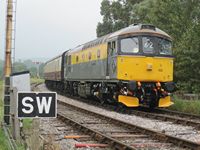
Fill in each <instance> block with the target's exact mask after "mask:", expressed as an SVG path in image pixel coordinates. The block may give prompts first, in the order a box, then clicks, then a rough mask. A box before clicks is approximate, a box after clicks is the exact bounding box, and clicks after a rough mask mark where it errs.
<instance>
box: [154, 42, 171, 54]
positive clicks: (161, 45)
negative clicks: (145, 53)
mask: <svg viewBox="0 0 200 150" xmlns="http://www.w3.org/2000/svg"><path fill="white" fill-rule="evenodd" d="M157 41H158V50H159V54H161V55H172V42H171V41H169V40H166V39H163V38H157Z"/></svg>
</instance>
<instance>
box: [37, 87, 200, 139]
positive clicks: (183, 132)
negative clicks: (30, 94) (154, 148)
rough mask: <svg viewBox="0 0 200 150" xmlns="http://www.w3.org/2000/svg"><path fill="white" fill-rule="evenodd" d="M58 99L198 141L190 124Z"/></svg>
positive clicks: (198, 135)
mask: <svg viewBox="0 0 200 150" xmlns="http://www.w3.org/2000/svg"><path fill="white" fill-rule="evenodd" d="M39 88H40V90H42V91H48V89H47V88H46V87H45V85H44V84H42V85H40V86H39ZM58 99H59V100H62V101H66V102H68V103H70V104H73V105H77V106H81V107H84V108H87V109H88V108H90V110H92V111H96V112H99V113H101V114H105V115H107V116H111V117H113V118H116V119H120V120H123V121H126V122H130V123H133V124H135V125H138V126H141V127H145V128H149V129H152V130H156V131H160V132H165V133H166V134H168V135H172V136H176V137H179V138H183V139H186V140H191V141H195V142H200V131H198V130H195V129H194V128H193V127H190V126H182V125H177V124H173V123H172V122H165V121H160V120H153V119H148V118H142V117H139V116H135V115H128V114H121V113H118V112H114V111H109V110H105V109H102V108H99V107H96V106H91V105H89V104H87V103H84V102H80V101H76V100H73V99H71V98H67V97H65V96H61V95H59V94H58Z"/></svg>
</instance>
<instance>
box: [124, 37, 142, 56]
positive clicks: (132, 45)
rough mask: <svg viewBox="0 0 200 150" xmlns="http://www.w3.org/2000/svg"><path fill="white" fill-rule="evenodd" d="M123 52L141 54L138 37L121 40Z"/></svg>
mask: <svg viewBox="0 0 200 150" xmlns="http://www.w3.org/2000/svg"><path fill="white" fill-rule="evenodd" d="M121 52H123V53H138V52H139V40H138V37H132V38H126V39H122V40H121Z"/></svg>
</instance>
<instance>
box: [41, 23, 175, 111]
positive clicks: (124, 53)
mask: <svg viewBox="0 0 200 150" xmlns="http://www.w3.org/2000/svg"><path fill="white" fill-rule="evenodd" d="M173 60H174V57H173V55H172V38H171V37H170V36H169V35H168V34H167V33H165V32H164V31H162V30H160V29H158V28H156V27H155V26H153V25H148V24H134V25H130V26H129V27H126V28H123V29H121V30H119V31H116V32H114V33H111V34H108V35H105V36H103V37H100V38H97V39H95V40H93V41H90V42H88V43H85V44H83V45H79V46H77V47H75V48H73V49H70V50H67V51H65V52H63V53H62V54H61V55H59V56H57V57H55V58H53V59H51V60H49V61H48V62H46V63H45V67H44V76H45V84H46V86H47V87H48V88H51V89H56V90H58V91H61V92H63V93H66V94H70V95H74V96H80V97H85V98H88V97H92V99H94V98H95V99H98V100H99V101H100V102H102V103H104V102H109V103H116V104H122V105H125V106H127V107H138V106H142V105H145V106H149V107H150V108H154V107H168V106H170V105H172V104H173V102H172V101H171V99H170V95H171V93H173V92H174V91H175V90H176V87H175V84H174V82H173ZM92 99H91V100H92Z"/></svg>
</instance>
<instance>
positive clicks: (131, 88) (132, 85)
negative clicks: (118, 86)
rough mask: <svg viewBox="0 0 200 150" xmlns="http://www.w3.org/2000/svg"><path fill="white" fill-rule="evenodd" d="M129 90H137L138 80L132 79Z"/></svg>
mask: <svg viewBox="0 0 200 150" xmlns="http://www.w3.org/2000/svg"><path fill="white" fill-rule="evenodd" d="M127 86H128V90H130V91H135V90H136V88H137V82H136V81H130V82H128V85H127Z"/></svg>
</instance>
